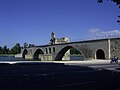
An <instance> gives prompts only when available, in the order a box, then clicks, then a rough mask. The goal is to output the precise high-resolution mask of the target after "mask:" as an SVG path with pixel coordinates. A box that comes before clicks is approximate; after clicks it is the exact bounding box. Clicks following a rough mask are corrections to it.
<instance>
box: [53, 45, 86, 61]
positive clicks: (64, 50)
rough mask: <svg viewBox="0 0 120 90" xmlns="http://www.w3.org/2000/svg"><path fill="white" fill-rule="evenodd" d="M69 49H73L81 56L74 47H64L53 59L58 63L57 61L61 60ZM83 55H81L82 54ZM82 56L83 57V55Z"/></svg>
mask: <svg viewBox="0 0 120 90" xmlns="http://www.w3.org/2000/svg"><path fill="white" fill-rule="evenodd" d="M71 48H75V49H76V50H78V51H79V52H80V53H81V54H82V52H81V51H80V50H79V49H78V48H77V47H74V46H65V47H64V48H62V49H61V50H60V51H59V53H58V54H57V56H56V57H55V60H56V61H58V60H62V58H63V56H64V54H65V53H66V52H67V51H68V50H69V49H71ZM82 55H83V54H82ZM83 56H84V55H83Z"/></svg>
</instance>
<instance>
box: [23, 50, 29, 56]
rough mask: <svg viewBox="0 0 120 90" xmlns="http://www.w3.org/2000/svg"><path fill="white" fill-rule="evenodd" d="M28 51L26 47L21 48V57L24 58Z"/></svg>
mask: <svg viewBox="0 0 120 90" xmlns="http://www.w3.org/2000/svg"><path fill="white" fill-rule="evenodd" d="M27 53H28V51H27V49H24V50H23V53H22V58H25V55H26V54H27Z"/></svg>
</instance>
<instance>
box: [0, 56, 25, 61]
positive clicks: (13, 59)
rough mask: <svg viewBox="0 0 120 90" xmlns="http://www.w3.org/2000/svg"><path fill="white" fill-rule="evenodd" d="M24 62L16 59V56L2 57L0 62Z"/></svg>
mask: <svg viewBox="0 0 120 90" xmlns="http://www.w3.org/2000/svg"><path fill="white" fill-rule="evenodd" d="M17 60H20V61H21V60H24V59H23V58H15V56H0V61H17Z"/></svg>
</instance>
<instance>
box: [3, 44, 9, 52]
mask: <svg viewBox="0 0 120 90" xmlns="http://www.w3.org/2000/svg"><path fill="white" fill-rule="evenodd" d="M8 52H9V48H7V46H6V45H5V46H4V47H3V48H2V54H8Z"/></svg>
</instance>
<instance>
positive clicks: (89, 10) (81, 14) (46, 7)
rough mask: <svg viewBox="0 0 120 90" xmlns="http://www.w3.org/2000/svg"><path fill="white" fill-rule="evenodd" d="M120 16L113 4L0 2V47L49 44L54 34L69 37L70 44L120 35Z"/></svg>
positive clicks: (54, 0)
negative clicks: (109, 35) (18, 44)
mask: <svg viewBox="0 0 120 90" xmlns="http://www.w3.org/2000/svg"><path fill="white" fill-rule="evenodd" d="M118 14H119V9H118V7H117V6H116V5H115V3H112V2H111V1H105V2H104V3H103V4H98V3H96V0H0V46H4V45H7V46H8V47H12V46H14V45H15V43H20V44H21V45H23V43H24V42H27V43H31V44H35V45H43V44H48V43H49V40H50V34H51V32H52V31H54V32H56V37H64V36H66V37H69V38H70V39H71V41H80V40H83V39H89V38H91V37H92V36H93V35H94V34H95V35H100V34H103V33H105V34H103V35H106V34H107V33H108V34H109V33H110V34H111V33H114V32H115V34H116V33H117V34H120V25H119V24H118V23H117V22H116V20H117V19H118V18H117V15H118ZM96 33H97V34H96ZM98 33H99V34H98Z"/></svg>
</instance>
